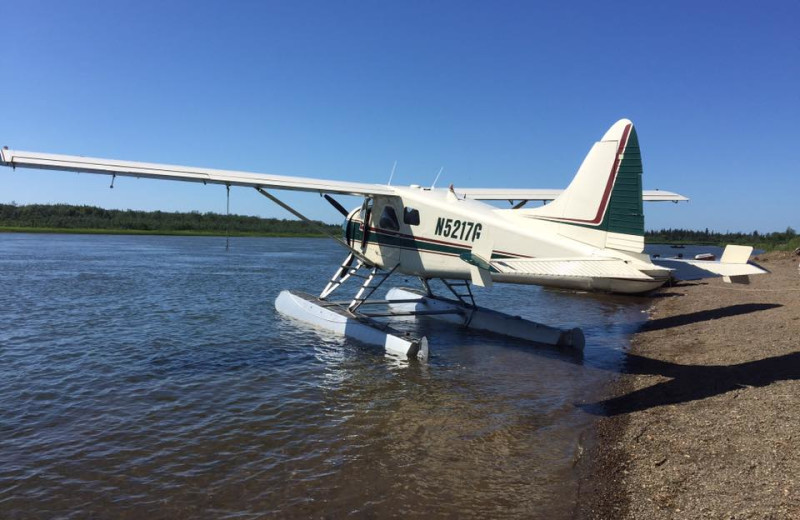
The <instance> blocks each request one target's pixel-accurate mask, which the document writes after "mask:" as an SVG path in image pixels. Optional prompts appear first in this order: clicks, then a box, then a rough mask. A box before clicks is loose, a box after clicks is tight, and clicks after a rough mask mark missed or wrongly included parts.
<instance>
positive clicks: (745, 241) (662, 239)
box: [645, 227, 800, 251]
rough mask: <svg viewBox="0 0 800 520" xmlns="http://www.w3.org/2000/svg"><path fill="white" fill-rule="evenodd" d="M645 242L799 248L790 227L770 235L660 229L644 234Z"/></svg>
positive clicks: (758, 247) (766, 248)
mask: <svg viewBox="0 0 800 520" xmlns="http://www.w3.org/2000/svg"><path fill="white" fill-rule="evenodd" d="M645 241H646V242H647V243H650V244H713V245H725V244H740V245H750V246H753V247H756V248H757V249H765V250H768V251H770V250H790V249H795V248H797V247H800V236H798V235H797V232H795V230H794V229H792V227H787V228H786V231H776V232H772V233H759V232H758V231H753V232H752V233H717V232H715V231H709V230H708V228H706V229H705V230H703V231H693V230H689V229H661V230H658V231H648V232H646V233H645Z"/></svg>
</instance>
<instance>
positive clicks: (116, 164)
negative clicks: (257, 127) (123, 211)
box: [0, 148, 394, 195]
mask: <svg viewBox="0 0 800 520" xmlns="http://www.w3.org/2000/svg"><path fill="white" fill-rule="evenodd" d="M0 163H2V165H3V166H10V167H12V168H34V169H42V170H61V171H68V172H79V173H98V174H104V175H120V176H125V177H144V178H149V179H167V180H174V181H187V182H202V183H204V184H207V183H211V184H226V185H230V186H247V187H252V188H274V189H281V190H294V191H312V192H317V193H339V194H343V195H393V194H394V190H393V189H392V188H391V186H387V185H384V184H368V183H361V182H347V181H334V180H324V179H313V178H309V177H290V176H285V175H270V174H263V173H250V172H241V171H232V170H212V169H209V168H197V167H193V166H175V165H171V164H155V163H144V162H134V161H118V160H112V159H98V158H94V157H82V156H77V155H58V154H50V153H41V152H23V151H19V150H9V149H7V148H3V149H2V150H0Z"/></svg>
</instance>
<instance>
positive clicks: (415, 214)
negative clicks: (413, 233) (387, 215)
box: [403, 207, 419, 226]
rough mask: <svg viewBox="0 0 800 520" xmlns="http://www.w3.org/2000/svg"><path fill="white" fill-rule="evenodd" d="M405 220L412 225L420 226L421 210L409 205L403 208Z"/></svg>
mask: <svg viewBox="0 0 800 520" xmlns="http://www.w3.org/2000/svg"><path fill="white" fill-rule="evenodd" d="M403 222H405V223H406V224H408V225H410V226H419V210H418V209H414V208H408V207H407V208H405V209H403Z"/></svg>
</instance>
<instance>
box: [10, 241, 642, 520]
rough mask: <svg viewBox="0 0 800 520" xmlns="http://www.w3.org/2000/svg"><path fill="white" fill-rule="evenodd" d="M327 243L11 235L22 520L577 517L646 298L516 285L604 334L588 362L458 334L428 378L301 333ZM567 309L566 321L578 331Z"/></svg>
mask: <svg viewBox="0 0 800 520" xmlns="http://www.w3.org/2000/svg"><path fill="white" fill-rule="evenodd" d="M341 254H342V252H341V250H340V249H338V248H337V247H336V246H335V245H330V244H328V243H327V242H323V241H318V240H312V241H309V240H292V239H236V240H234V241H233V242H232V250H231V252H230V253H226V252H225V251H224V240H223V239H215V238H194V237H191V238H190V237H112V236H58V235H3V236H2V241H0V294H2V295H3V296H2V300H1V301H0V309H1V310H0V320H1V321H0V322H1V323H3V326H2V329H0V460H2V461H3V464H2V465H0V509H2V511H3V516H9V517H12V518H13V517H20V518H22V517H30V516H34V517H61V518H86V517H122V518H125V517H130V518H140V517H145V516H147V517H153V518H193V517H199V516H203V517H206V516H212V517H219V518H264V517H295V516H300V517H306V516H326V517H340V516H350V515H355V516H375V517H405V518H409V517H410V518H414V517H423V516H424V517H428V516H457V517H460V518H485V517H493V518H502V517H520V516H523V517H526V518H554V517H555V518H558V517H568V516H569V515H570V514H571V511H572V500H573V497H574V491H575V479H574V475H573V474H572V466H571V465H572V460H573V458H574V455H575V449H576V444H577V439H578V435H579V434H580V432H581V430H582V429H583V428H585V427H586V425H587V424H589V421H590V420H591V419H590V418H589V417H588V416H586V415H585V414H583V413H582V412H581V411H580V410H578V409H576V408H575V407H574V406H573V404H572V403H574V402H581V401H587V400H590V399H592V398H593V392H595V391H596V389H597V388H599V387H600V385H602V384H603V383H604V382H605V381H606V380H607V379H608V377H609V374H610V373H611V372H613V370H614V369H615V367H617V366H618V364H619V361H620V358H621V353H622V351H623V349H624V348H625V346H626V341H627V339H626V338H627V334H629V333H630V331H631V330H632V328H633V327H635V326H636V323H638V322H639V321H641V319H642V317H641V314H640V311H641V309H642V307H643V305H642V302H641V301H636V300H630V299H624V298H622V299H621V298H609V297H595V298H586V297H578V296H576V295H574V294H569V293H559V292H553V291H543V290H540V289H538V288H531V287H515V286H509V287H503V288H502V289H501V290H498V291H494V292H484V293H480V294H479V298H480V300H481V303H483V304H486V305H487V306H495V307H498V308H501V309H503V308H505V309H507V310H508V309H509V306H510V304H511V303H510V302H513V312H514V313H517V314H523V315H525V316H527V317H530V318H533V319H537V320H540V321H543V322H545V323H547V322H553V323H561V324H563V325H564V326H574V325H583V326H584V330H585V331H586V333H587V338H588V345H587V349H586V354H585V356H584V357H583V358H575V357H574V356H569V355H565V354H564V353H561V352H559V351H557V350H556V349H548V348H533V347H531V346H529V345H525V344H522V343H520V342H514V341H508V340H504V339H500V338H497V337H491V336H487V335H485V334H473V333H471V332H469V331H462V330H457V329H453V328H451V327H449V326H445V325H442V324H437V323H428V322H420V323H416V322H413V321H411V322H406V323H404V324H401V326H402V327H406V328H409V329H411V330H414V331H415V332H417V333H422V334H426V335H428V336H429V338H430V341H431V349H432V352H433V353H434V355H433V357H432V358H431V360H430V362H429V363H428V364H427V365H421V364H418V363H408V362H397V361H391V360H389V359H387V358H386V357H385V356H384V355H383V353H382V352H380V351H378V350H376V349H374V348H371V347H368V346H365V345H361V344H359V343H355V342H351V341H346V340H343V339H341V338H339V337H336V336H331V335H328V334H325V333H323V332H318V331H314V330H310V329H308V328H304V327H298V326H297V324H296V323H294V322H291V321H289V320H285V319H283V318H281V317H280V316H278V315H276V314H275V311H274V309H273V305H272V302H273V301H274V298H275V297H276V296H277V294H278V292H279V291H280V290H281V289H283V288H285V287H292V288H296V289H300V290H306V291H309V292H315V291H317V290H319V287H321V285H322V284H324V282H325V281H326V280H327V278H328V277H329V276H330V271H331V270H332V269H333V268H334V267H335V266H336V265H338V262H339V261H340V260H341V258H340V256H341ZM564 316H567V321H568V322H567V323H565V319H564Z"/></svg>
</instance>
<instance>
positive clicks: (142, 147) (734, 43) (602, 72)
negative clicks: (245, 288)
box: [0, 0, 800, 232]
mask: <svg viewBox="0 0 800 520" xmlns="http://www.w3.org/2000/svg"><path fill="white" fill-rule="evenodd" d="M0 19H2V29H0V49H1V50H2V53H1V54H0V55H1V56H2V61H1V62H0V102H2V112H1V113H0V145H8V146H9V147H10V148H17V149H22V150H34V151H42V152H54V153H67V154H76V155H89V156H98V157H107V158H115V159H130V160H140V161H150V162H166V163H172V164H185V165H195V166H206V167H213V168H227V169H240V170H249V171H256V172H268V173H278V174H286V175H303V176H312V177H322V178H330V179H346V180H354V181H363V182H387V181H388V179H389V173H390V171H391V168H392V164H393V163H394V161H395V160H396V161H397V163H398V166H397V172H396V174H395V177H394V183H396V184H411V183H418V184H424V185H428V184H430V183H431V182H432V181H433V179H434V177H435V175H436V172H437V171H438V170H439V168H440V167H444V172H443V173H442V176H441V178H440V180H439V183H438V185H440V186H446V185H447V184H449V183H454V184H455V185H456V186H464V187H467V186H469V187H513V188H563V187H565V186H566V185H567V184H568V183H569V181H570V180H571V178H572V176H573V174H574V172H575V171H576V169H577V167H578V166H579V164H580V162H581V161H582V159H583V157H584V155H585V154H586V152H587V151H588V149H589V147H590V146H591V145H592V143H593V142H594V141H596V140H598V139H599V138H600V137H601V136H602V135H603V133H604V132H605V131H606V129H607V128H608V127H609V126H611V124H613V123H614V122H615V121H616V120H618V119H620V118H622V117H627V118H630V119H631V120H633V122H634V124H636V126H637V130H638V133H639V138H640V143H641V145H642V153H643V160H644V169H645V174H644V187H645V188H660V189H669V190H673V191H677V192H680V193H682V194H685V195H687V196H689V197H690V198H691V199H692V201H691V202H690V203H688V204H686V203H683V204H679V205H674V204H654V203H650V204H647V205H646V206H645V213H646V226H647V228H648V229H654V228H661V227H686V228H693V229H701V228H706V227H708V228H711V229H715V230H719V231H726V230H730V231H752V230H754V229H757V230H759V231H761V232H764V231H774V230H784V229H785V228H786V227H787V226H789V225H790V226H792V227H794V228H795V229H800V177H799V176H800V153H798V152H799V151H800V125H799V124H798V123H799V122H800V30H798V27H797V25H798V20H800V2H798V1H796V0H793V1H765V2H758V3H756V2H752V1H719V2H717V1H702V2H698V1H670V2H641V1H639V2H633V1H631V2H615V1H606V2H594V1H593V2H588V1H587V2H577V1H576V2H533V1H522V2H514V1H500V2H488V1H486V2H468V1H463V0H460V1H453V2H449V1H424V2H414V1H404V2H389V1H363V2H353V1H319V2H312V1H288V0H287V1H282V2H268V1H254V2H246V1H229V2H222V1H220V2H201V1H187V2H179V1H150V0H135V1H121V0H115V1H93V2H88V1H69V2H62V1H46V2H43V1H35V0H25V1H21V0H18V1H9V0H0ZM108 185H109V178H108V177H104V176H93V175H78V174H71V173H60V172H34V171H32V170H17V171H16V172H12V171H11V170H10V169H6V168H2V169H0V202H11V201H16V202H17V203H20V204H22V203H34V202H63V203H71V204H91V205H98V206H102V207H106V208H133V209H148V210H150V209H161V210H165V211H171V210H181V211H186V210H198V211H201V212H205V211H216V212H224V210H225V189H224V188H223V187H221V186H202V185H194V184H186V183H176V182H164V181H152V180H137V179H124V178H121V179H120V178H118V179H117V180H116V183H115V189H113V190H110V189H108ZM231 191H232V194H231V210H232V212H235V213H241V214H251V215H261V216H279V217H286V216H288V215H287V214H286V213H285V212H284V211H283V210H281V209H280V208H277V207H276V206H274V205H272V204H271V203H270V202H269V201H267V200H266V199H263V197H261V196H260V195H258V194H257V193H255V191H254V190H246V189H243V188H238V189H233V190H231ZM286 199H287V200H289V201H291V202H293V203H295V204H297V205H298V207H299V208H300V209H301V210H302V211H305V212H307V213H308V214H309V215H310V216H312V217H314V218H320V219H322V220H325V221H328V222H335V221H338V220H339V218H340V217H339V214H338V213H337V212H336V211H335V210H334V209H333V208H331V207H329V206H328V204H327V203H326V202H325V201H324V200H322V199H320V197H318V196H316V195H314V194H290V195H288V196H287V197H286ZM344 202H346V203H347V205H348V206H354V205H356V204H357V203H358V201H356V200H354V199H349V200H346V201H344ZM289 217H290V216H289Z"/></svg>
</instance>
